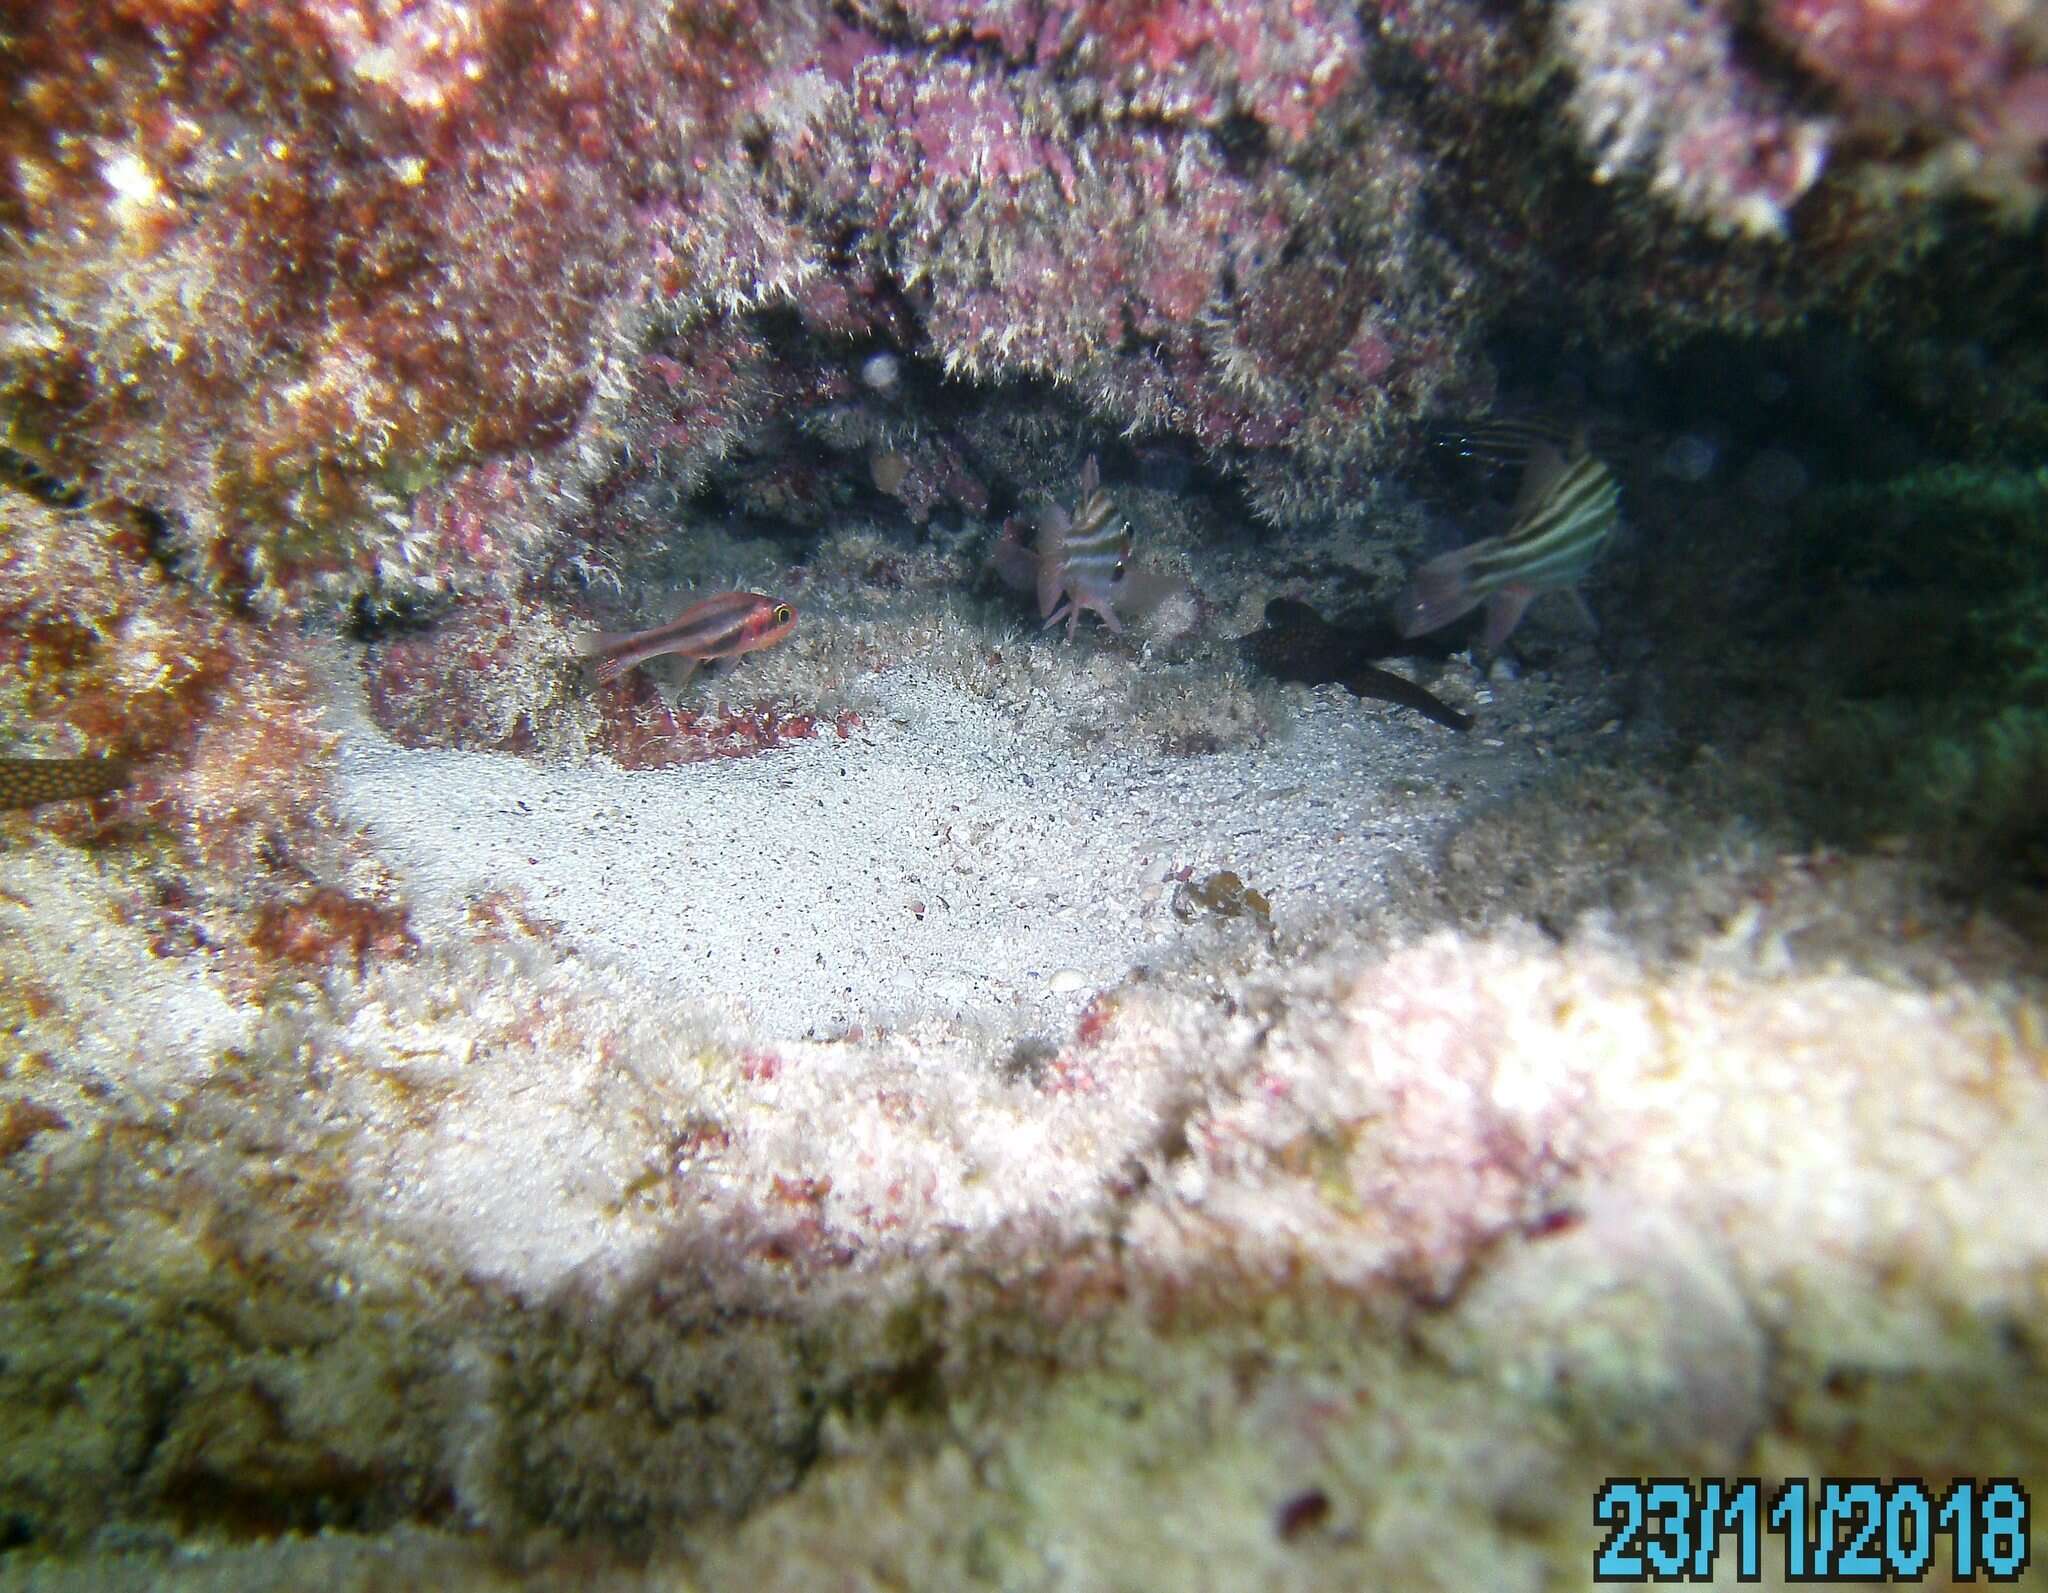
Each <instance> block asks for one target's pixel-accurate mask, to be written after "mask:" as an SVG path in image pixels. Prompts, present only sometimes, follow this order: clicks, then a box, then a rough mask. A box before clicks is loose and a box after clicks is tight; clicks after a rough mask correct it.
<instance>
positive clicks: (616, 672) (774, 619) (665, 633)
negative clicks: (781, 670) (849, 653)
mask: <svg viewBox="0 0 2048 1593" xmlns="http://www.w3.org/2000/svg"><path fill="white" fill-rule="evenodd" d="M795 625H796V610H795V609H794V608H792V607H790V605H789V604H787V603H784V602H781V601H780V600H778V599H776V598H772V597H764V596H762V595H761V594H760V593H759V592H721V593H719V594H718V596H716V597H707V598H705V599H704V601H703V602H701V603H692V604H691V605H690V606H689V607H688V608H686V609H684V610H683V611H682V613H680V614H678V615H677V616H676V617H675V618H674V619H672V620H670V621H669V622H668V624H666V625H657V626H655V627H654V629H652V630H646V631H629V632H606V633H605V634H603V635H600V636H594V637H592V638H591V639H590V642H589V644H588V645H587V646H586V647H585V648H584V656H585V657H586V658H589V659H590V660H592V667H593V671H594V673H595V674H596V676H597V678H598V679H599V680H616V679H618V678H619V676H621V675H623V674H624V673H625V672H626V671H627V670H629V669H631V668H632V667H633V666H634V665H635V664H644V663H646V662H647V660H648V659H650V658H659V657H661V656H662V655H663V654H664V653H674V654H676V655H677V656H678V657H680V658H681V659H682V660H683V661H684V669H683V678H684V679H685V680H687V679H688V678H689V677H690V676H691V675H693V674H695V673H696V670H697V666H698V665H699V664H704V663H709V662H710V661H711V660H713V659H718V658H738V657H739V656H740V655H741V654H742V653H751V652H755V651H757V650H758V649H760V648H763V647H773V646H774V645H775V644H776V643H777V642H779V641H781V640H782V639H783V637H785V636H787V635H788V634H789V633H790V631H791V629H792V628H793V627H794V626H795Z"/></svg>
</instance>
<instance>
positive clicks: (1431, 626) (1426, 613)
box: [1398, 543, 1486, 636]
mask: <svg viewBox="0 0 2048 1593" xmlns="http://www.w3.org/2000/svg"><path fill="white" fill-rule="evenodd" d="M1478 548H1479V544H1477V543H1475V544H1473V546H1472V547H1469V548H1459V549H1458V550H1457V551H1456V552H1454V553H1446V554H1443V555H1442V556H1441V557H1439V558H1434V559H1431V560H1430V561H1429V562H1428V563H1427V564H1425V565H1423V566H1422V567H1421V568H1420V569H1418V570H1417V571H1416V572H1415V575H1414V578H1413V579H1412V580H1411V581H1410V582H1409V583H1408V590H1407V591H1405V592H1403V593H1402V594H1401V604H1400V610H1399V614H1398V619H1399V622H1400V628H1401V634H1402V635H1403V636H1421V635H1424V634H1426V633H1428V632H1430V631H1434V630H1441V629H1442V628H1443V627H1444V626H1446V625H1448V624H1450V623H1451V621H1452V620H1454V619H1457V618H1458V617H1459V616H1460V615H1463V614H1469V613H1470V612H1471V611H1472V610H1473V609H1475V608H1477V607H1478V606H1479V605H1480V604H1481V603H1483V602H1485V601H1486V594H1485V593H1484V592H1475V591H1474V590H1473V589H1472V579H1471V576H1470V574H1469V571H1470V568H1471V565H1472V561H1473V559H1474V558H1475V557H1476V556H1477V553H1478Z"/></svg>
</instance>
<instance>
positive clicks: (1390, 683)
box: [1239, 597, 1472, 730]
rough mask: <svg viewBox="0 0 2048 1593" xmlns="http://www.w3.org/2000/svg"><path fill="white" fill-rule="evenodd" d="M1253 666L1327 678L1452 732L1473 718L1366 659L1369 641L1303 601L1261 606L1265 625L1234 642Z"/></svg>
mask: <svg viewBox="0 0 2048 1593" xmlns="http://www.w3.org/2000/svg"><path fill="white" fill-rule="evenodd" d="M1239 645H1240V646H1242V647H1243V649H1244V655H1245V657H1246V659H1248V660H1249V661H1250V663H1251V665H1252V667H1253V668H1254V669H1259V670H1263V671H1264V672H1265V673H1266V674H1268V675H1271V676H1272V677H1273V678H1274V679H1275V680H1298V681H1300V682H1302V683H1303V684H1304V685H1309V686H1322V685H1328V684H1330V683H1332V682H1334V683H1335V684H1337V685H1339V686H1342V687H1343V688H1344V689H1345V690H1346V691H1348V692H1350V693H1351V694H1352V695H1353V696H1354V697H1374V698H1377V699H1378V700H1379V701H1381V702H1391V703H1398V704H1400V705H1401V706H1402V707H1403V708H1413V709H1414V710H1415V711H1416V712H1417V713H1419V714H1422V715H1424V716H1425V717H1427V718H1430V719H1434V720H1435V721H1436V722H1437V723H1438V724H1440V725H1446V726H1448V727H1449V728H1450V729H1452V730H1470V729H1471V728H1472V716H1471V715H1470V714H1463V713H1460V712H1458V710H1457V709H1455V708H1453V707H1452V706H1451V705H1450V704H1449V703H1447V702H1444V701H1442V700H1441V699H1440V698H1438V697H1436V696H1434V695H1433V694H1431V693H1430V692H1426V691H1424V690H1423V689H1422V688H1421V687H1420V686H1418V685H1416V684H1415V682H1414V681H1412V680H1406V679H1403V678H1402V677H1401V676H1399V675H1396V674H1395V673H1393V671H1391V670H1386V669H1381V668H1378V667H1377V666H1376V665H1374V664H1373V663H1372V662H1371V656H1370V654H1371V648H1370V644H1369V642H1368V641H1367V640H1366V639H1365V638H1363V637H1361V636H1360V635H1358V634H1357V633H1356V632H1355V631H1351V630H1347V629H1346V628H1345V627H1343V626H1340V625H1332V624H1331V623H1330V622H1329V621H1328V620H1326V619H1324V618H1323V617H1322V615H1320V614H1318V613H1317V612H1316V611H1315V610H1314V609H1312V608H1310V607H1309V606H1308V604H1306V603H1303V602H1299V601H1297V600H1296V599H1294V598H1291V597H1276V598H1273V599H1272V600H1270V601H1269V602H1268V603H1267V604H1266V618H1265V623H1264V624H1263V625H1261V626H1260V627H1259V628H1258V629H1257V630H1255V631H1253V632H1252V633H1251V634H1250V635H1249V636H1247V637H1245V638H1244V640H1243V641H1242V642H1241V643H1240V644H1239Z"/></svg>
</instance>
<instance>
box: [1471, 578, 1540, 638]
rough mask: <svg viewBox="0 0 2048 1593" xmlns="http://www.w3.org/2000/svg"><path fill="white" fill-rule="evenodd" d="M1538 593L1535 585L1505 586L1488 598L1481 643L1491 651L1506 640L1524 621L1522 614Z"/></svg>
mask: <svg viewBox="0 0 2048 1593" xmlns="http://www.w3.org/2000/svg"><path fill="white" fill-rule="evenodd" d="M1535 595H1536V589H1535V588H1534V587H1533V586H1519V585H1517V586H1504V587H1502V588H1501V589H1500V590H1499V591H1498V592H1496V593H1494V594H1493V596H1492V597H1490V598H1488V599H1487V600H1486V629H1485V630H1484V631H1483V632H1482V633H1481V634H1480V637H1479V645H1480V646H1481V647H1484V648H1485V649H1487V651H1489V652H1491V651H1493V650H1494V649H1495V648H1497V647H1499V646H1500V645H1501V643H1502V642H1505V641H1506V640H1507V639H1508V637H1509V636H1511V635H1512V634H1513V633H1514V629H1515V627H1516V626H1517V625H1519V624H1521V623H1522V614H1523V612H1524V611H1525V610H1526V609H1527V608H1528V607H1529V600H1530V599H1531V598H1533V597H1535Z"/></svg>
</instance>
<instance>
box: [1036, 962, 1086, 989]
mask: <svg viewBox="0 0 2048 1593" xmlns="http://www.w3.org/2000/svg"><path fill="white" fill-rule="evenodd" d="M1045 987H1046V989H1048V990H1050V991H1051V992H1052V993H1053V994H1054V995H1056V996H1071V995H1073V994H1074V993H1075V992H1076V991H1079V990H1085V989H1087V988H1088V976H1087V975H1086V974H1084V973H1083V972H1081V970H1080V969H1078V968H1060V969H1057V970H1055V971H1054V973H1053V976H1052V977H1051V978H1050V979H1048V980H1047V981H1046V982H1045Z"/></svg>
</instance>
